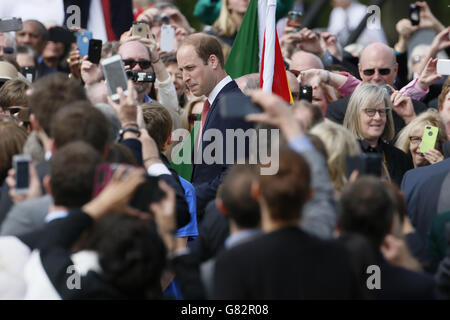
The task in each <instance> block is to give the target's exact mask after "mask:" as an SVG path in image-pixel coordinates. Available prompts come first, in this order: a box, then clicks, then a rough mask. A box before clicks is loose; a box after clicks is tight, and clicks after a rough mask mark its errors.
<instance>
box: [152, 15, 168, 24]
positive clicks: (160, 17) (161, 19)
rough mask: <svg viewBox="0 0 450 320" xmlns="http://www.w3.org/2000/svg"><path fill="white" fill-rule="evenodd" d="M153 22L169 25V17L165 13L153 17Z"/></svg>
mask: <svg viewBox="0 0 450 320" xmlns="http://www.w3.org/2000/svg"><path fill="white" fill-rule="evenodd" d="M155 22H159V23H161V24H169V22H170V17H169V16H168V15H167V14H166V13H163V14H161V15H158V16H156V17H155Z"/></svg>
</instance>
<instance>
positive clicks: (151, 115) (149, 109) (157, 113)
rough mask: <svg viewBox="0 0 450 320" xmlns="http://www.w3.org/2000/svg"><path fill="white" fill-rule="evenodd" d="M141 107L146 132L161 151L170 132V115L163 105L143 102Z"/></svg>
mask: <svg viewBox="0 0 450 320" xmlns="http://www.w3.org/2000/svg"><path fill="white" fill-rule="evenodd" d="M141 107H142V112H143V114H144V121H145V127H146V129H147V132H148V134H149V135H150V136H151V137H152V138H153V139H154V140H155V142H156V145H157V146H158V149H159V150H160V151H161V150H162V148H163V147H164V144H165V143H166V142H167V139H168V138H169V137H170V135H171V133H172V117H171V116H170V113H169V111H167V110H166V108H164V107H163V106H155V105H151V104H148V103H144V104H142V105H141Z"/></svg>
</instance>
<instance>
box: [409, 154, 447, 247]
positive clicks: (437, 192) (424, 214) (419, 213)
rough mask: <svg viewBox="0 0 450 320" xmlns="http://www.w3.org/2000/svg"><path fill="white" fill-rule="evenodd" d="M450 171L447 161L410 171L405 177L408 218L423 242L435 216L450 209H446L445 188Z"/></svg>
mask: <svg viewBox="0 0 450 320" xmlns="http://www.w3.org/2000/svg"><path fill="white" fill-rule="evenodd" d="M449 171H450V159H446V160H443V161H440V162H438V163H436V164H433V165H429V166H424V167H419V168H416V169H413V170H409V171H407V172H406V173H405V175H404V177H403V181H402V185H401V188H402V191H403V194H404V196H405V201H406V209H407V212H408V216H409V217H410V219H411V223H412V224H413V226H414V228H416V230H417V232H418V234H419V235H420V237H421V239H422V240H423V241H425V237H426V234H427V232H428V230H429V227H430V225H431V221H432V219H433V217H434V215H435V214H436V213H438V212H442V211H445V210H449V209H450V208H448V207H446V206H447V204H446V201H445V197H446V194H445V191H446V190H444V188H443V186H445V189H447V187H446V186H447V185H448V183H449V181H450V175H449V174H448V172H449ZM439 210H441V211H439Z"/></svg>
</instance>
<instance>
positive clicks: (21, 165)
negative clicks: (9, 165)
mask: <svg viewBox="0 0 450 320" xmlns="http://www.w3.org/2000/svg"><path fill="white" fill-rule="evenodd" d="M30 162H31V157H30V156H29V155H26V154H17V155H15V156H13V167H14V171H15V172H16V193H17V194H26V193H27V192H28V188H29V186H30Z"/></svg>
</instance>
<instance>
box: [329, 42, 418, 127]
mask: <svg viewBox="0 0 450 320" xmlns="http://www.w3.org/2000/svg"><path fill="white" fill-rule="evenodd" d="M358 69H359V75H360V76H361V79H362V81H363V82H369V83H373V84H377V85H389V86H391V87H394V82H395V78H396V77H397V72H398V64H397V61H396V55H395V51H394V50H393V49H392V48H390V47H389V46H387V45H385V44H384V43H380V42H375V43H371V44H369V45H368V46H366V47H365V48H364V50H363V51H362V52H361V55H360V58H359V64H358ZM390 93H391V92H389V94H390ZM349 100H350V96H348V97H346V98H343V99H339V100H337V101H334V102H332V103H330V104H329V105H328V108H327V111H326V117H327V118H328V119H330V120H332V121H334V122H337V123H340V124H342V123H343V121H344V117H345V112H346V110H347V104H348V101H349ZM412 105H413V108H414V113H415V114H416V115H417V114H419V113H421V112H422V111H425V110H426V109H427V107H426V105H425V104H423V103H422V102H420V101H417V100H412ZM392 114H393V118H394V126H395V132H396V133H397V132H399V131H400V130H401V129H402V128H403V127H404V126H405V124H406V123H405V119H403V118H402V117H401V116H400V115H399V114H397V112H396V110H395V109H394V110H393V112H392Z"/></svg>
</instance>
